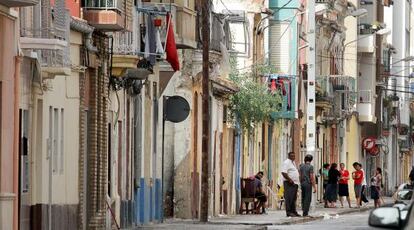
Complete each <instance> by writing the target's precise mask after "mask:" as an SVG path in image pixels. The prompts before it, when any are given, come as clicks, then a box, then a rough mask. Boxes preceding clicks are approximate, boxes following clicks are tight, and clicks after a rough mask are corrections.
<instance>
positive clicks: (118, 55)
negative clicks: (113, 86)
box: [112, 31, 139, 77]
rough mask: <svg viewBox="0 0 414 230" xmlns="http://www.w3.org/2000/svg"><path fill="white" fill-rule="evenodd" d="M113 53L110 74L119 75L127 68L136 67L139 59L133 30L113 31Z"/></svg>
mask: <svg viewBox="0 0 414 230" xmlns="http://www.w3.org/2000/svg"><path fill="white" fill-rule="evenodd" d="M113 38H114V44H113V45H114V47H113V51H114V55H112V75H113V76H115V77H121V76H123V75H124V74H125V72H126V71H127V70H128V69H136V68H137V64H138V61H139V57H138V55H137V53H138V48H137V47H136V46H135V44H136V43H135V42H134V40H133V39H134V36H133V32H129V31H124V32H115V33H113Z"/></svg>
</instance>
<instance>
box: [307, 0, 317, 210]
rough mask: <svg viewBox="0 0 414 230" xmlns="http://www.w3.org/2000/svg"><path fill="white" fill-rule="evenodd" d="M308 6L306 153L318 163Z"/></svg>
mask: <svg viewBox="0 0 414 230" xmlns="http://www.w3.org/2000/svg"><path fill="white" fill-rule="evenodd" d="M307 6H308V34H307V38H308V42H309V46H308V79H307V80H308V81H307V83H306V84H307V87H308V91H307V99H308V102H307V109H306V112H307V114H306V153H307V154H311V155H313V156H314V161H313V162H316V164H318V161H319V159H318V158H319V156H318V155H316V154H315V153H316V151H315V150H316V141H315V138H316V137H315V136H316V113H315V103H316V98H315V96H316V95H315V84H316V82H315V56H316V55H315V48H316V44H315V32H316V31H315V24H316V23H315V20H316V19H315V1H313V0H310V1H307ZM315 200H316V195H315V193H312V202H311V210H312V211H313V210H314V209H315Z"/></svg>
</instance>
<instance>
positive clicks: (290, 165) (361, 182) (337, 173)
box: [282, 152, 382, 217]
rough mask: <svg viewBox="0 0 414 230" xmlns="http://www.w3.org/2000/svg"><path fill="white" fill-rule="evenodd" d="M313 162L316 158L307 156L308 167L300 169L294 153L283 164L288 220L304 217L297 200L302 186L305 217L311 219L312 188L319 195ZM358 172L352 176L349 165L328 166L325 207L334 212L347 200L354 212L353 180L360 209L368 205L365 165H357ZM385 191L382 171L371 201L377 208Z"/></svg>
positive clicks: (378, 171) (375, 179) (373, 182)
mask: <svg viewBox="0 0 414 230" xmlns="http://www.w3.org/2000/svg"><path fill="white" fill-rule="evenodd" d="M312 160H313V156H312V155H306V156H305V158H304V163H303V164H301V165H300V166H299V168H298V167H296V163H295V153H293V152H290V153H289V154H288V159H287V160H285V161H284V162H283V166H282V176H283V186H284V198H285V205H286V215H287V216H288V217H298V216H300V214H299V213H298V212H297V211H296V200H297V192H298V189H299V186H300V188H301V191H302V194H301V195H302V197H301V198H302V211H303V213H302V215H303V216H304V217H306V216H308V215H309V208H310V204H311V200H312V188H313V193H316V192H317V186H316V184H317V182H316V175H315V171H314V168H313V166H312V165H311V162H312ZM352 166H353V167H354V169H355V170H354V171H353V172H352V174H351V175H350V173H349V171H348V170H347V169H346V168H345V164H344V163H341V164H340V165H339V167H340V169H339V170H338V164H336V163H332V164H325V165H324V166H323V169H322V170H320V171H321V172H320V173H321V176H322V177H323V183H324V184H323V188H324V201H325V207H330V208H334V207H336V202H337V200H338V196H339V198H340V199H339V200H340V203H341V207H343V202H344V201H343V199H344V198H346V200H347V202H348V206H349V207H350V208H351V207H352V206H351V199H350V198H349V187H348V181H349V180H350V179H351V178H352V179H353V181H354V191H355V197H356V200H357V202H356V205H357V208H359V207H360V206H361V205H362V202H364V203H368V199H367V198H366V196H365V191H366V190H367V188H366V187H367V184H366V180H365V177H366V175H365V172H364V170H363V168H362V165H361V164H360V163H358V162H355V163H354V164H353V165H352ZM381 187H382V170H381V168H377V169H376V173H375V175H374V176H372V177H371V187H370V190H371V198H372V199H374V202H375V207H379V206H380V205H381V200H380V198H381V195H380V194H381Z"/></svg>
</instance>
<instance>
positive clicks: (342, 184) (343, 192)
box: [338, 163, 351, 208]
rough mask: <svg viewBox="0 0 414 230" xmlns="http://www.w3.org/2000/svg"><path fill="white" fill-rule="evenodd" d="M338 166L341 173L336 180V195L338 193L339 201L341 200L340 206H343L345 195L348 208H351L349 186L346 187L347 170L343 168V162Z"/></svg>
mask: <svg viewBox="0 0 414 230" xmlns="http://www.w3.org/2000/svg"><path fill="white" fill-rule="evenodd" d="M339 167H340V170H339V172H340V173H341V179H340V180H339V181H338V183H339V189H338V195H339V201H340V202H341V208H343V207H344V202H343V198H344V197H346V200H347V201H348V205H349V208H351V199H350V198H349V188H348V180H349V171H348V170H346V169H345V164H344V163H341V164H339Z"/></svg>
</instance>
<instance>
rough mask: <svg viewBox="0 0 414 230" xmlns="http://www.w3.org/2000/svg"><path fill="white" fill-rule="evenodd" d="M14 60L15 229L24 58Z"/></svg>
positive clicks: (18, 57) (14, 226)
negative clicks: (21, 78) (21, 72)
mask: <svg viewBox="0 0 414 230" xmlns="http://www.w3.org/2000/svg"><path fill="white" fill-rule="evenodd" d="M14 60H15V62H14V143H13V182H14V183H13V193H14V194H15V198H14V202H13V203H14V204H13V205H14V210H13V229H18V224H19V221H18V210H19V206H18V200H19V199H20V197H17V195H18V194H19V177H18V175H19V171H18V169H19V138H20V137H19V101H20V98H19V93H20V91H19V86H20V63H21V60H22V58H21V57H20V56H16V57H15V59H14Z"/></svg>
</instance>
